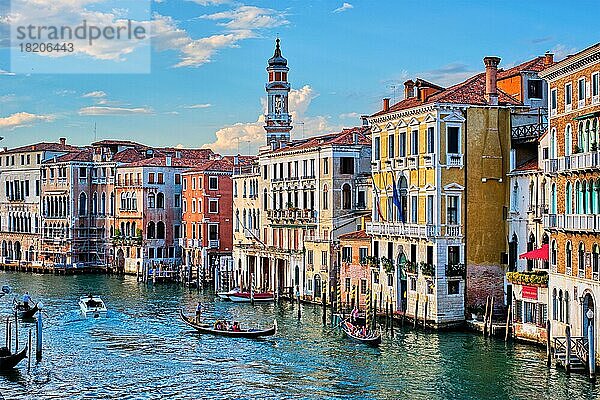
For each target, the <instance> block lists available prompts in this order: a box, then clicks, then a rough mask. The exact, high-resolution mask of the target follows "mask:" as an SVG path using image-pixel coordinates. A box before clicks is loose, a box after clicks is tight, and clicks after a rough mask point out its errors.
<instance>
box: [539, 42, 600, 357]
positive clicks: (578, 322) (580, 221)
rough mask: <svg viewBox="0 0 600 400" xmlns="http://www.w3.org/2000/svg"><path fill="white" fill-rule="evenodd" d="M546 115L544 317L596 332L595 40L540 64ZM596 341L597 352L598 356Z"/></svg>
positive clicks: (598, 61)
mask: <svg viewBox="0 0 600 400" xmlns="http://www.w3.org/2000/svg"><path fill="white" fill-rule="evenodd" d="M541 76H542V77H543V78H544V79H546V80H547V81H548V85H549V99H550V112H549V114H550V116H549V128H548V138H547V141H546V143H547V146H546V147H543V148H542V153H543V158H544V160H543V168H544V173H545V174H546V176H547V177H548V178H549V179H550V180H551V183H550V185H551V186H550V198H549V213H548V215H546V216H544V227H545V228H546V229H547V230H548V231H549V232H550V238H549V239H550V277H549V283H548V290H549V319H550V320H551V322H552V332H551V336H552V337H560V336H565V328H566V327H567V326H569V327H570V329H571V335H572V336H574V337H582V338H587V337H588V329H589V328H590V326H591V327H592V332H593V333H594V336H596V337H597V335H598V329H597V327H596V326H597V324H595V323H593V318H597V313H596V315H595V314H594V313H595V312H596V309H597V306H596V303H597V301H599V299H600V247H599V246H600V237H599V234H600V229H599V228H598V227H599V226H600V223H599V221H600V197H599V195H598V193H599V189H600V161H599V159H598V157H599V155H598V126H599V123H600V122H599V117H600V83H599V76H600V44H596V45H594V46H591V47H589V48H587V49H585V50H583V51H581V52H579V53H577V54H574V55H572V56H569V57H567V58H566V59H564V60H562V61H560V62H558V63H556V64H555V65H553V66H552V67H550V68H548V69H546V70H544V71H543V72H542V74H541ZM599 348H600V347H599V346H598V342H597V341H596V356H597V360H598V349H599Z"/></svg>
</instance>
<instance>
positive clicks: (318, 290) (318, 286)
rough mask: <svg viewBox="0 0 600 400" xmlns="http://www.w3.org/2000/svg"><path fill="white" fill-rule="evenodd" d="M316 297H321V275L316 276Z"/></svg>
mask: <svg viewBox="0 0 600 400" xmlns="http://www.w3.org/2000/svg"><path fill="white" fill-rule="evenodd" d="M314 297H321V275H319V274H316V275H315V296H314Z"/></svg>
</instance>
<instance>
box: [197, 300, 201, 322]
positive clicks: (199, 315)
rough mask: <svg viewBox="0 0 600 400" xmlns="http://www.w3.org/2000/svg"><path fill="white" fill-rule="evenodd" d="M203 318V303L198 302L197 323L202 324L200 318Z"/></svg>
mask: <svg viewBox="0 0 600 400" xmlns="http://www.w3.org/2000/svg"><path fill="white" fill-rule="evenodd" d="M201 316H202V303H200V302H198V304H197V305H196V322H200V317H201Z"/></svg>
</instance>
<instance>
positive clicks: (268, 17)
mask: <svg viewBox="0 0 600 400" xmlns="http://www.w3.org/2000/svg"><path fill="white" fill-rule="evenodd" d="M200 18H204V19H209V20H213V21H221V20H226V22H220V23H219V25H221V26H224V27H227V28H229V29H234V30H238V29H244V30H245V29H251V30H254V29H263V28H275V27H277V26H282V25H287V24H289V23H290V22H289V21H288V20H287V19H286V18H285V13H283V12H281V11H277V10H273V9H271V8H260V7H255V6H240V7H238V8H236V9H233V10H228V11H222V12H218V13H214V14H207V15H202V16H201V17H200Z"/></svg>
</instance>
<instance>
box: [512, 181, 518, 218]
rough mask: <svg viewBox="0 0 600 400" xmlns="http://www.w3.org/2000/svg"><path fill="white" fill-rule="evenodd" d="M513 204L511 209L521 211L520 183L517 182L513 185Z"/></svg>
mask: <svg viewBox="0 0 600 400" xmlns="http://www.w3.org/2000/svg"><path fill="white" fill-rule="evenodd" d="M511 200H512V202H511V207H510V209H511V210H512V211H517V210H518V209H519V182H517V181H516V180H515V184H514V185H513V190H512V199H511Z"/></svg>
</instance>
